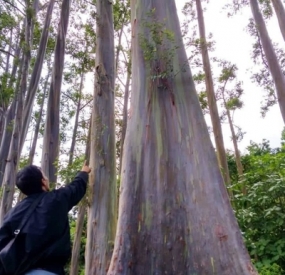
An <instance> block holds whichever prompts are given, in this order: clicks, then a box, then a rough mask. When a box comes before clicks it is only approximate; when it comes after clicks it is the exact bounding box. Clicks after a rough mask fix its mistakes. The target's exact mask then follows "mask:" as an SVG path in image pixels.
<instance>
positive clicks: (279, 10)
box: [271, 0, 285, 41]
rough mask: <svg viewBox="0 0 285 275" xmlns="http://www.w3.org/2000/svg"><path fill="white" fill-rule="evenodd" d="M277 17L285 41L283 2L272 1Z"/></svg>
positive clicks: (279, 0)
mask: <svg viewBox="0 0 285 275" xmlns="http://www.w3.org/2000/svg"><path fill="white" fill-rule="evenodd" d="M271 1H272V4H273V7H274V10H275V13H276V15H277V19H278V23H279V27H280V31H281V33H282V36H283V39H284V41H285V9H284V6H283V4H282V1H281V0H271Z"/></svg>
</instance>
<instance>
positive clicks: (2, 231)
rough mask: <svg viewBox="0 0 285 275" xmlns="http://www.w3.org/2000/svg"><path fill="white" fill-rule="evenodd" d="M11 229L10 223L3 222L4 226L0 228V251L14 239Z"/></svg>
mask: <svg viewBox="0 0 285 275" xmlns="http://www.w3.org/2000/svg"><path fill="white" fill-rule="evenodd" d="M12 237H13V235H12V234H11V228H10V226H9V223H8V222H5V220H4V222H3V226H2V227H1V228H0V250H2V249H3V248H4V247H5V246H6V245H7V243H8V242H9V241H10V240H11V239H12Z"/></svg>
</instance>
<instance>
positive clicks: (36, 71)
mask: <svg viewBox="0 0 285 275" xmlns="http://www.w3.org/2000/svg"><path fill="white" fill-rule="evenodd" d="M54 2H55V0H51V1H50V3H49V6H48V9H47V14H46V19H45V24H44V28H43V32H42V36H41V40H40V45H39V49H38V53H37V57H36V61H35V65H34V68H33V72H32V75H31V79H30V83H29V88H28V92H27V97H26V99H25V106H24V113H23V128H22V133H21V149H22V148H23V145H24V142H25V139H26V135H27V131H28V128H29V123H30V120H31V114H32V110H33V104H34V99H35V95H36V92H37V90H38V85H39V81H40V77H41V73H42V67H43V63H44V58H45V53H46V48H47V42H48V37H49V30H50V22H51V17H52V11H53V7H54Z"/></svg>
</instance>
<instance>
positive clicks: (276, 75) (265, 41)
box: [250, 0, 285, 122]
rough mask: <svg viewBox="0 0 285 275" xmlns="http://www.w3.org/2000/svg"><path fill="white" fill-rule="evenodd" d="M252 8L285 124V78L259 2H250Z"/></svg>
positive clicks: (253, 0) (252, 0)
mask: <svg viewBox="0 0 285 275" xmlns="http://www.w3.org/2000/svg"><path fill="white" fill-rule="evenodd" d="M250 6H251V10H252V14H253V17H254V21H255V24H256V27H257V30H258V33H259V35H260V39H261V43H262V47H263V49H264V53H265V56H266V59H267V62H268V66H269V69H270V72H271V75H272V78H273V80H274V83H275V87H276V92H277V98H278V103H279V107H280V110H281V114H282V118H283V121H284V122H285V76H284V74H283V72H282V69H281V67H280V64H279V62H278V59H277V56H276V53H275V51H274V48H273V45H272V42H271V40H270V38H269V35H268V32H267V29H266V25H265V22H264V20H263V17H262V14H261V12H260V10H259V6H258V2H257V0H250Z"/></svg>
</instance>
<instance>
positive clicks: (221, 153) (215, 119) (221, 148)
mask: <svg viewBox="0 0 285 275" xmlns="http://www.w3.org/2000/svg"><path fill="white" fill-rule="evenodd" d="M196 8H197V17H198V25H199V32H200V40H201V52H202V60H203V67H204V72H205V82H206V93H207V98H208V106H209V110H210V117H211V121H212V125H213V132H214V138H215V144H216V150H217V154H218V160H219V164H220V167H221V170H222V174H223V178H224V181H225V183H226V185H229V184H230V173H229V168H228V162H227V155H226V150H225V145H224V138H223V132H222V126H221V121H220V115H219V110H218V106H217V100H216V96H215V88H214V81H213V77H212V71H211V63H210V58H209V53H208V46H207V39H206V30H205V22H204V15H203V9H202V4H201V0H196Z"/></svg>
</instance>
